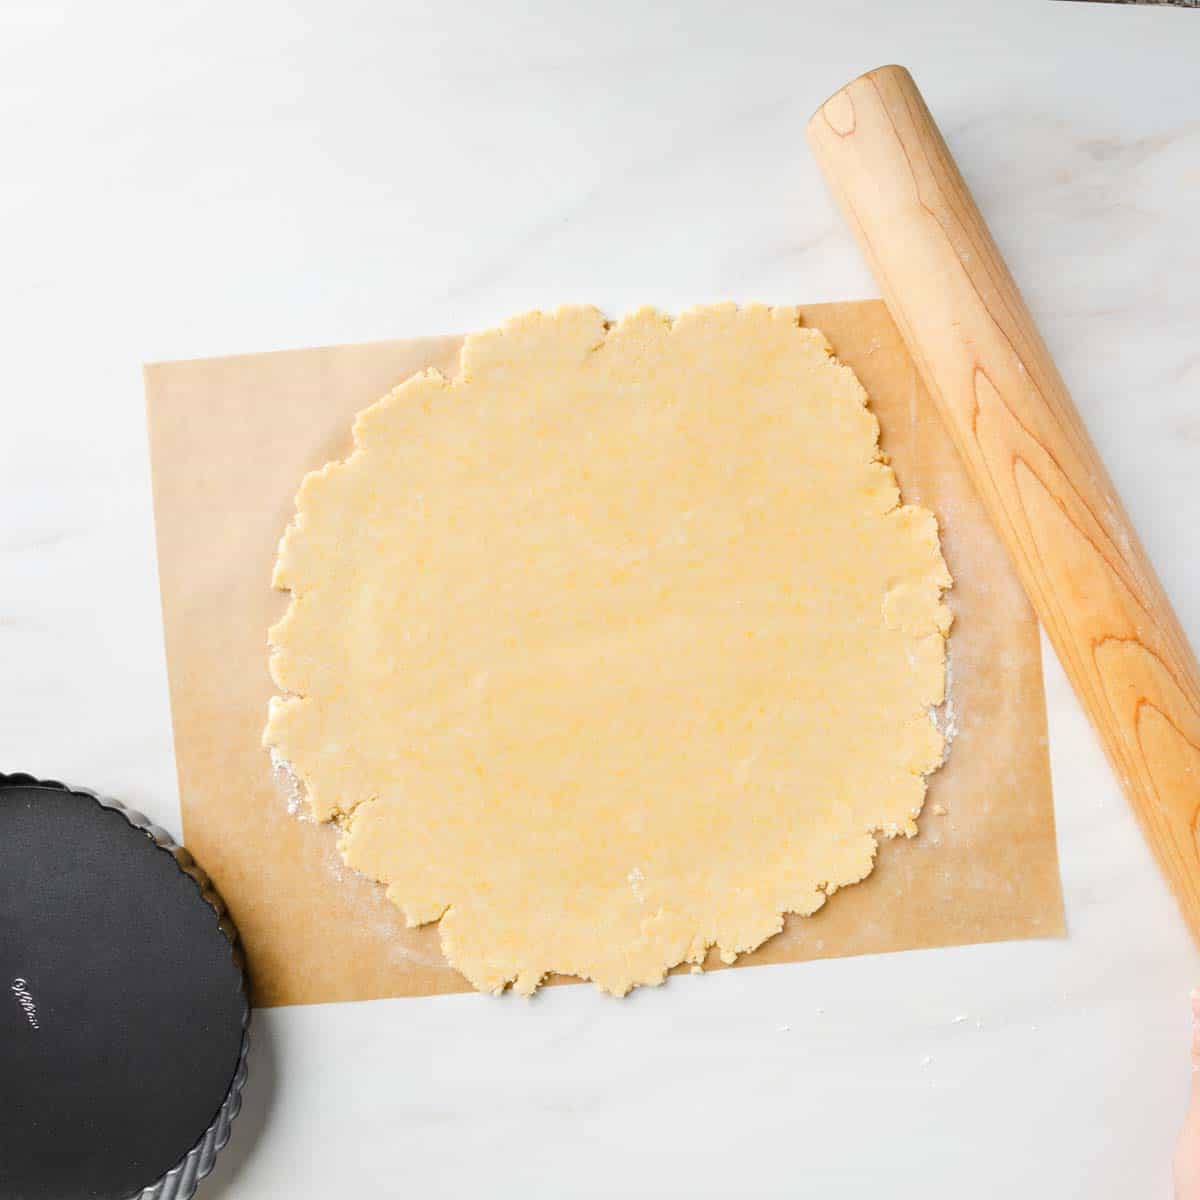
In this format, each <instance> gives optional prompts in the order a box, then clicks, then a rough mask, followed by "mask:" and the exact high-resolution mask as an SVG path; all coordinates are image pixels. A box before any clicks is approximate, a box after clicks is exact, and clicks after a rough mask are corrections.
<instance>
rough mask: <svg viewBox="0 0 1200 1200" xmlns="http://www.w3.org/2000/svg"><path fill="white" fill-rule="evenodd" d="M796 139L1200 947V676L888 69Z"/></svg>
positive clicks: (1070, 413) (855, 87) (1049, 371)
mask: <svg viewBox="0 0 1200 1200" xmlns="http://www.w3.org/2000/svg"><path fill="white" fill-rule="evenodd" d="M808 139H809V144H810V145H811V147H812V150H813V153H814V154H815V155H816V158H817V162H818V163H819V164H820V166H821V169H822V171H823V172H824V173H825V177H826V179H827V180H828V182H829V184H830V187H831V188H832V190H833V192H834V195H835V196H836V197H837V200H838V202H839V204H840V205H841V208H842V211H843V213H844V214H845V216H846V219H847V220H848V221H849V223H850V226H851V228H852V229H853V230H854V233H855V236H856V237H857V238H858V241H859V244H860V246H861V247H862V249H863V252H864V254H865V255H866V257H867V260H868V262H869V264H870V266H871V269H872V271H873V272H874V275H875V278H876V280H877V281H878V283H879V285H880V288H881V289H882V291H883V298H884V300H885V301H886V303H887V306H888V309H889V310H890V311H891V314H892V318H893V319H894V320H895V322H896V324H897V326H898V327H899V329H900V332H901V334H902V336H903V337H904V340H905V342H906V343H907V344H908V349H909V352H910V353H911V354H912V356H913V360H914V362H915V363H916V365H917V369H918V370H919V371H920V373H921V377H922V379H923V380H924V382H925V386H926V387H927V388H928V389H929V392H930V394H931V395H932V396H933V398H934V401H935V403H936V404H937V407H938V411H939V412H940V414H941V417H942V420H943V421H944V422H945V424H946V425H947V427H948V428H949V430H950V433H951V436H952V437H953V439H954V443H955V445H956V446H957V448H958V452H959V454H960V455H961V456H962V459H963V462H964V463H965V465H966V467H967V471H968V473H969V474H970V476H971V479H972V481H973V483H974V485H975V487H976V489H977V490H978V491H979V494H980V496H981V497H982V499H983V502H984V505H985V507H986V509H987V511H988V515H989V516H990V518H991V520H992V522H993V523H994V524H995V526H996V528H997V529H998V530H999V532H1000V535H1001V537H1002V538H1003V539H1004V542H1005V544H1006V545H1007V547H1008V551H1009V553H1010V554H1011V555H1012V558H1013V561H1014V563H1015V564H1016V568H1017V572H1018V574H1019V575H1020V578H1021V582H1022V584H1023V585H1024V588H1025V591H1026V592H1027V593H1028V595H1029V598H1030V600H1031V601H1032V602H1033V605H1034V607H1035V608H1036V610H1037V613H1038V616H1039V617H1040V618H1041V621H1042V624H1043V626H1044V627H1045V629H1046V632H1047V634H1048V635H1049V638H1050V641H1051V642H1052V643H1053V645H1054V649H1055V651H1056V652H1057V653H1058V657H1059V659H1060V660H1061V662H1062V664H1063V667H1064V668H1065V670H1066V673H1067V675H1068V677H1069V678H1070V680H1071V683H1072V685H1073V686H1074V688H1075V692H1076V694H1077V695H1078V697H1079V699H1080V701H1081V702H1082V703H1083V706H1084V708H1085V709H1086V710H1087V713H1088V716H1089V717H1090V719H1091V722H1092V724H1093V726H1094V727H1095V728H1096V731H1097V732H1098V733H1099V734H1100V737H1101V739H1102V740H1103V742H1104V747H1105V749H1106V751H1107V752H1108V757H1109V760H1110V761H1111V763H1112V765H1113V767H1114V768H1115V770H1116V772H1117V774H1118V775H1119V777H1120V780H1121V783H1122V785H1123V787H1124V789H1125V793H1126V795H1127V796H1128V798H1129V802H1130V804H1131V805H1132V806H1133V810H1134V813H1135V814H1136V816H1137V818H1138V821H1139V823H1140V824H1141V827H1142V830H1143V832H1144V833H1145V835H1146V839H1147V841H1148V842H1149V843H1150V847H1151V849H1152V850H1153V852H1154V855H1155V857H1156V859H1157V861H1158V864H1159V866H1160V868H1161V869H1162V871H1163V874H1164V875H1165V876H1166V878H1167V881H1168V883H1169V884H1170V885H1171V889H1172V891H1173V892H1174V893H1175V897H1176V899H1177V900H1178V902H1179V907H1180V909H1181V910H1182V912H1183V916H1184V919H1185V921H1186V922H1187V925H1188V927H1189V929H1190V930H1191V932H1192V936H1193V938H1194V939H1195V940H1196V941H1197V943H1198V944H1200V852H1198V842H1197V836H1198V830H1197V820H1198V818H1200V669H1198V668H1197V664H1196V658H1195V656H1194V655H1193V653H1192V651H1191V649H1190V647H1189V646H1188V643H1187V639H1186V637H1185V636H1184V633H1183V630H1182V628H1181V627H1180V624H1179V621H1178V619H1177V617H1176V616H1175V613H1174V611H1173V610H1172V608H1171V605H1170V602H1169V601H1168V599H1167V596H1166V593H1165V592H1164V591H1163V589H1162V585H1161V584H1160V583H1159V581H1158V578H1157V576H1156V575H1155V573H1154V570H1153V568H1152V567H1151V565H1150V562H1149V560H1148V559H1147V557H1146V553H1145V551H1144V550H1143V548H1142V545H1141V543H1140V542H1139V540H1138V538H1137V534H1136V533H1135V532H1134V529H1133V526H1132V525H1131V524H1130V521H1129V517H1128V515H1127V514H1126V512H1125V510H1124V508H1123V507H1122V505H1121V502H1120V500H1119V499H1118V498H1117V495H1116V492H1115V491H1114V489H1113V485H1112V481H1111V480H1110V479H1109V476H1108V472H1107V471H1106V470H1105V469H1104V465H1103V463H1101V461H1100V458H1099V455H1098V454H1097V453H1096V449H1095V447H1094V446H1093V444H1092V441H1091V438H1090V437H1089V436H1088V433H1087V430H1086V429H1085V428H1084V425H1083V422H1082V421H1081V420H1080V418H1079V413H1078V412H1077V411H1076V408H1075V405H1074V403H1073V402H1072V400H1071V397H1070V395H1069V394H1068V392H1067V389H1066V386H1065V385H1064V383H1063V381H1062V378H1061V377H1060V376H1059V374H1058V371H1057V369H1056V368H1055V366H1054V363H1053V361H1052V360H1051V358H1050V354H1049V352H1048V351H1047V349H1046V346H1045V343H1044V342H1043V341H1042V339H1041V337H1040V335H1039V334H1038V332H1037V329H1036V328H1035V326H1034V323H1033V319H1032V317H1031V316H1030V315H1029V311H1028V310H1027V309H1026V307H1025V303H1024V301H1023V300H1022V299H1021V295H1020V293H1019V292H1018V291H1017V286H1016V284H1015V283H1014V282H1013V278H1012V276H1011V275H1010V274H1009V271H1008V268H1007V267H1006V266H1005V264H1004V260H1003V259H1002V258H1001V256H1000V251H999V250H998V249H997V248H996V244H995V242H994V241H993V240H992V236H991V234H990V233H989V232H988V228H987V226H986V225H985V224H984V220H983V217H982V216H981V215H980V213H979V209H978V208H977V207H976V205H975V201H974V200H973V199H972V197H971V194H970V192H969V191H968V190H967V186H966V184H965V183H964V182H963V178H962V176H961V175H960V174H959V171H958V168H957V166H956V165H955V162H954V159H953V158H952V157H951V154H950V151H949V150H948V149H947V147H946V143H945V141H944V140H943V139H942V136H941V133H940V132H939V131H938V128H937V126H936V125H935V124H934V121H933V118H932V117H931V116H930V114H929V109H928V108H927V107H926V106H925V101H924V100H923V99H922V97H921V93H920V92H919V91H918V90H917V86H916V84H915V83H914V82H913V80H912V77H911V76H910V75H909V73H908V72H907V71H906V70H905V69H904V68H903V67H896V66H888V67H880V68H878V69H877V70H875V71H871V72H869V73H868V74H866V75H862V76H860V77H859V78H858V79H856V80H854V81H853V82H852V83H849V84H847V85H846V87H844V88H843V89H842V90H841V91H839V92H837V93H836V94H835V95H833V96H832V97H830V99H829V100H827V101H826V102H825V103H824V104H823V105H822V106H821V108H820V109H819V110H818V111H817V112H816V113H815V114H814V115H813V117H812V119H811V121H810V122H809V125H808Z"/></svg>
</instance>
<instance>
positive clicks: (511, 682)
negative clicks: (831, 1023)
mask: <svg viewBox="0 0 1200 1200" xmlns="http://www.w3.org/2000/svg"><path fill="white" fill-rule="evenodd" d="M354 440H355V450H354V453H353V454H352V455H351V456H350V457H349V458H348V459H347V460H345V461H344V462H336V463H330V464H328V465H327V466H325V467H324V468H322V469H321V470H320V471H317V472H315V473H313V474H311V475H309V476H308V477H307V478H306V479H305V480H304V482H303V484H302V486H301V488H300V492H299V495H298V497H297V502H296V516H295V520H294V521H293V523H292V525H291V526H290V527H289V528H288V530H287V532H286V534H285V535H284V538H283V540H282V542H281V544H280V548H279V557H278V561H277V563H276V568H275V575H274V584H275V586H276V587H279V588H282V589H286V590H289V591H290V592H291V603H290V605H289V607H288V610H287V612H286V614H285V616H284V617H283V619H282V620H281V621H280V622H279V623H278V624H277V625H275V626H274V627H273V628H272V630H271V632H270V641H271V645H272V647H273V654H272V658H271V671H272V675H273V677H274V679H275V682H276V684H277V686H278V687H279V689H280V692H281V695H279V696H276V697H275V698H274V700H273V701H272V703H271V708H270V715H269V720H268V724H267V728H266V731H265V733H264V743H265V744H266V745H267V746H269V747H271V748H272V749H273V750H274V751H275V752H276V753H277V754H278V755H280V756H281V757H282V758H284V759H285V760H287V762H288V763H289V764H290V765H291V767H292V769H293V771H294V772H295V774H296V775H297V777H298V778H299V780H300V781H301V783H302V784H303V785H304V789H305V792H306V796H307V803H308V804H309V806H310V807H311V810H312V813H313V815H314V816H315V817H316V818H317V819H318V820H321V821H330V820H336V821H337V822H339V824H340V825H341V828H342V836H341V839H340V842H339V847H340V850H341V853H342V855H343V856H344V858H345V860H346V862H347V863H348V864H349V865H350V866H352V867H354V868H356V869H357V870H359V871H362V872H364V873H365V874H366V875H368V876H370V877H371V878H373V879H376V880H379V881H380V882H382V883H383V884H385V885H386V887H387V894H388V897H389V898H390V899H391V900H392V901H393V902H394V903H396V904H397V905H399V906H400V907H401V908H402V909H403V911H404V913H405V915H406V917H407V919H408V921H409V922H410V923H411V924H421V923H425V922H428V921H439V920H440V934H441V941H442V946H443V949H444V952H445V954H446V957H447V958H448V960H449V961H450V962H451V963H452V964H453V965H454V966H455V967H456V968H458V969H459V970H460V971H462V972H463V974H464V975H465V976H466V977H467V978H468V979H469V980H470V981H471V983H473V984H474V985H475V986H476V987H478V988H481V989H485V990H492V991H498V990H501V989H503V988H504V987H505V986H506V985H508V984H510V983H512V984H514V985H515V987H516V988H517V990H519V991H521V992H526V993H528V992H531V991H533V990H534V989H535V988H536V987H537V986H538V984H539V983H540V982H541V980H542V979H543V978H544V976H545V975H546V974H547V973H549V972H561V973H564V974H569V975H577V976H581V977H583V978H587V979H592V980H594V981H595V982H596V983H597V984H598V985H599V986H600V987H602V988H603V989H605V990H606V991H609V992H613V993H615V994H623V993H625V992H627V991H628V990H629V989H630V988H631V987H633V986H635V985H637V984H645V983H658V982H661V980H662V979H663V977H664V975H665V973H666V971H667V970H668V969H669V968H670V967H672V966H674V965H675V964H677V963H680V962H685V961H686V962H700V961H701V960H702V959H703V958H704V956H705V953H706V951H707V950H708V948H709V947H710V946H713V945H715V946H716V947H718V949H719V952H720V954H721V956H722V957H723V958H724V959H725V960H726V961H731V960H732V959H733V958H734V957H735V956H736V955H738V954H740V953H743V952H745V951H748V950H752V949H753V948H755V947H756V946H758V945H760V944H761V943H762V942H763V941H764V940H765V939H767V938H769V937H770V936H771V935H772V934H774V933H776V932H777V931H778V930H779V929H780V928H781V926H782V921H783V914H785V913H788V912H793V913H800V914H810V913H812V912H815V911H816V910H817V909H818V908H820V907H821V905H822V904H824V903H825V901H826V899H827V898H828V897H829V896H831V895H832V894H833V893H834V892H835V891H836V890H837V888H839V887H843V886H846V885H848V884H852V883H855V882H857V881H859V880H861V879H863V878H864V877H865V876H866V875H867V874H869V873H870V870H871V867H872V863H873V860H874V855H875V851H876V846H877V838H878V837H879V836H880V835H882V836H889V837H890V836H895V835H897V834H904V835H906V836H911V835H912V834H914V833H915V832H916V818H917V816H918V814H919V812H920V809H921V805H922V801H923V798H924V794H925V776H926V774H928V773H929V772H930V771H932V770H934V769H935V768H936V767H937V765H938V764H939V763H940V761H941V758H942V752H943V745H942V737H941V735H940V733H939V732H938V730H937V728H936V727H935V725H934V723H933V721H932V720H931V717H930V711H929V710H930V706H932V705H935V704H937V703H939V702H940V701H941V700H942V698H943V689H944V680H945V665H944V663H945V638H946V634H947V632H948V630H949V626H950V613H949V610H948V609H947V608H946V607H945V605H944V604H943V603H942V601H941V594H942V592H943V590H944V589H945V588H947V587H948V586H949V585H950V583H951V580H950V575H949V573H948V571H947V569H946V565H945V563H944V561H943V559H942V555H941V551H940V548H939V544H938V535H937V525H936V521H935V519H934V517H933V515H932V514H931V513H929V512H927V511H925V510H924V509H920V508H915V507H911V506H904V505H901V504H900V497H899V492H898V489H897V486H896V481H895V478H894V476H893V473H892V470H891V468H890V467H889V466H887V465H886V464H885V463H884V462H883V461H881V460H880V456H879V451H878V425H877V423H876V421H875V418H874V417H873V415H872V414H871V412H870V411H869V409H868V408H867V398H866V395H865V393H864V392H863V389H862V388H861V386H860V385H859V383H858V381H857V380H856V379H855V377H854V375H853V373H852V372H851V371H850V370H849V369H848V368H847V367H845V366H842V365H841V364H839V363H838V362H837V361H836V360H835V359H833V358H832V357H831V354H830V349H829V346H828V343H827V342H826V340H825V338H824V337H823V335H822V334H820V333H819V332H818V331H816V330H813V329H805V328H802V327H801V326H800V325H799V324H798V320H797V316H796V313H795V311H794V310H792V309H789V308H771V309H769V308H765V307H761V306H755V307H748V308H742V309H737V308H735V307H733V306H732V305H722V306H717V307H712V308H702V309H695V310H691V311H689V312H686V313H684V314H683V315H681V316H680V317H678V318H677V319H676V320H674V321H671V320H669V319H667V318H666V317H664V316H662V315H660V314H658V313H656V312H654V311H652V310H648V309H644V310H640V311H638V312H635V313H633V314H632V315H630V316H627V317H625V318H624V319H623V320H621V321H620V322H618V323H616V324H614V325H611V326H610V325H609V324H608V323H606V321H605V320H604V318H603V316H602V315H601V314H600V313H598V312H597V311H595V310H594V309H591V308H567V309H562V310H560V311H559V312H557V313H555V314H553V315H547V314H542V313H531V314H527V315H525V316H522V317H519V318H516V319H515V320H513V321H510V322H509V323H507V324H506V325H504V326H503V327H502V328H500V329H497V330H492V331H489V332H486V333H482V334H477V335H474V336H472V337H470V338H468V339H467V341H466V343H465V345H464V347H463V351H462V358H461V364H460V368H459V373H458V375H457V376H456V377H455V378H454V379H452V380H450V379H446V378H445V377H443V376H441V375H439V374H438V373H436V372H425V373H422V374H420V375H416V376H414V377H413V378H411V379H409V380H407V381H406V382H405V383H403V384H401V385H400V386H399V387H398V388H396V389H395V390H394V391H392V392H391V393H390V394H389V395H387V396H386V397H384V399H382V400H381V401H379V403H377V404H374V405H372V406H371V407H370V408H368V409H366V410H365V411H364V412H362V413H360V414H359V417H358V419H357V421H356V422H355V427H354Z"/></svg>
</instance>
